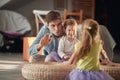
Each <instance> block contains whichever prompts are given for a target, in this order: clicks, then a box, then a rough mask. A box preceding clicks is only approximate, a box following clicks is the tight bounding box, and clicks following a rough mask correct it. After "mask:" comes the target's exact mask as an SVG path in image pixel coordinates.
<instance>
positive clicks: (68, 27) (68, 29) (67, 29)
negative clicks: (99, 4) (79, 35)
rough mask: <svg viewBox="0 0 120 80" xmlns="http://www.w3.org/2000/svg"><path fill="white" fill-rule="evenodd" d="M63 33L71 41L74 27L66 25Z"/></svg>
mask: <svg viewBox="0 0 120 80" xmlns="http://www.w3.org/2000/svg"><path fill="white" fill-rule="evenodd" d="M65 32H66V36H67V38H70V39H71V38H72V39H73V38H74V37H75V36H76V26H75V25H68V26H67V28H66V30H65Z"/></svg>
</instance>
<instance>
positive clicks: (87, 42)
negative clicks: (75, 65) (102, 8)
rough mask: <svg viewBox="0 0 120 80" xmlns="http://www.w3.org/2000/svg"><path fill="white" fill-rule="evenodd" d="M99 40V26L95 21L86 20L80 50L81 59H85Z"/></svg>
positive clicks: (83, 25)
mask: <svg viewBox="0 0 120 80" xmlns="http://www.w3.org/2000/svg"><path fill="white" fill-rule="evenodd" d="M98 40H99V24H98V22H97V21H95V20H93V19H86V20H84V22H83V24H82V37H81V47H80V50H79V53H78V54H79V56H78V57H79V58H80V57H83V56H84V55H85V54H86V53H87V52H89V51H90V49H91V46H92V45H93V43H94V42H95V41H98Z"/></svg>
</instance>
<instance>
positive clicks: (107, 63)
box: [101, 58, 116, 66]
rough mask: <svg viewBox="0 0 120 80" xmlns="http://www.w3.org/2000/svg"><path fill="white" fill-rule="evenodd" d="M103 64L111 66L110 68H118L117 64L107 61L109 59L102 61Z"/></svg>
mask: <svg viewBox="0 0 120 80" xmlns="http://www.w3.org/2000/svg"><path fill="white" fill-rule="evenodd" d="M101 64H102V65H109V66H116V64H115V63H114V62H112V61H110V60H109V59H107V58H106V59H104V60H102V62H101Z"/></svg>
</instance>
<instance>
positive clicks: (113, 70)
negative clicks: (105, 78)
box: [100, 65, 120, 80]
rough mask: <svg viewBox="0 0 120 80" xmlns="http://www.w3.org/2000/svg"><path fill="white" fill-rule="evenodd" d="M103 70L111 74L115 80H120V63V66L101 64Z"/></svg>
mask: <svg viewBox="0 0 120 80" xmlns="http://www.w3.org/2000/svg"><path fill="white" fill-rule="evenodd" d="M100 68H101V70H103V71H106V72H107V73H108V74H110V75H111V76H112V77H113V78H114V79H115V80H120V65H119V66H106V65H101V66H100Z"/></svg>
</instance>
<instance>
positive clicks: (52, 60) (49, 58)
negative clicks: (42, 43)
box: [45, 55, 55, 62]
mask: <svg viewBox="0 0 120 80" xmlns="http://www.w3.org/2000/svg"><path fill="white" fill-rule="evenodd" d="M45 62H55V60H54V59H53V57H52V56H51V55H47V56H46V58H45Z"/></svg>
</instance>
